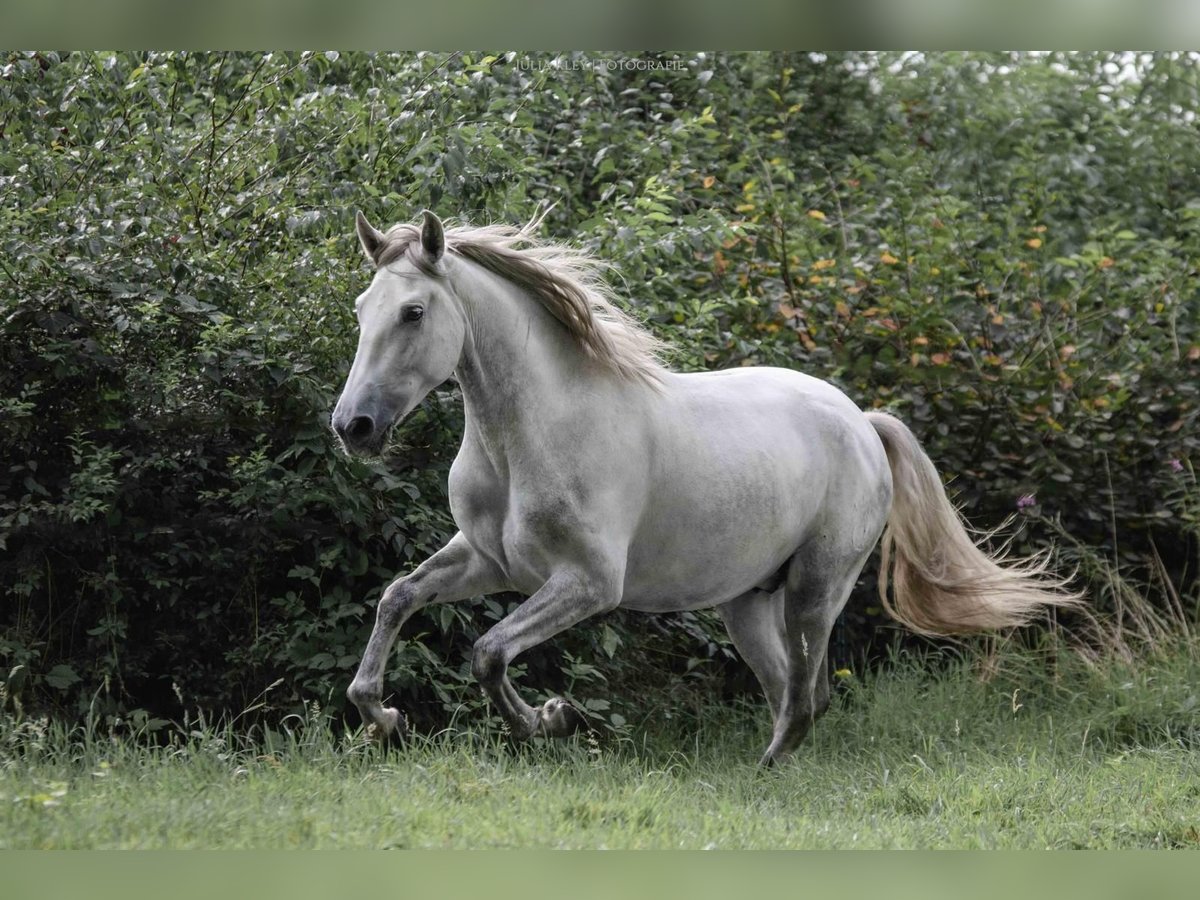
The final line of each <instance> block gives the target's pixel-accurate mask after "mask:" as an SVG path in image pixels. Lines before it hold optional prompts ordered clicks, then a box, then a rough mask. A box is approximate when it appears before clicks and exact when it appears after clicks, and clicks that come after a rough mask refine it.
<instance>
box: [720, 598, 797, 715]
mask: <svg viewBox="0 0 1200 900" xmlns="http://www.w3.org/2000/svg"><path fill="white" fill-rule="evenodd" d="M717 612H718V613H720V615H721V620H722V621H723V622H724V623H725V630H726V631H728V632H729V638H730V640H732V641H733V646H734V647H736V648H737V652H738V653H739V654H740V655H741V657H742V659H743V660H745V661H746V665H748V666H749V667H750V671H752V672H753V673H754V677H755V678H757V679H758V683H759V685H761V686H762V690H763V693H764V694H765V695H766V698H767V705H768V706H770V708H771V718H772V721H775V720H777V719H778V717H779V709H780V706H781V705H782V704H783V694H784V690H785V688H786V687H787V678H788V652H787V644H786V642H785V641H784V624H783V592H782V590H778V591H775V592H773V593H772V592H770V591H766V590H760V589H758V588H755V589H753V590H751V591H747V592H746V593H745V594H742V595H741V596H740V597H736V598H734V599H733V600H730V601H729V602H728V603H723V604H721V605H720V606H718V607H717Z"/></svg>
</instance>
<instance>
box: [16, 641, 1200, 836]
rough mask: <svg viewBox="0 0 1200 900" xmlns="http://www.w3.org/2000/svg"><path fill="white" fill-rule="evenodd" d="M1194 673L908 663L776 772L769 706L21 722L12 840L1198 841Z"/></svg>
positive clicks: (856, 693) (1176, 668)
mask: <svg viewBox="0 0 1200 900" xmlns="http://www.w3.org/2000/svg"><path fill="white" fill-rule="evenodd" d="M931 670H936V672H937V674H930V671H931ZM1198 676H1200V661H1198V659H1197V654H1195V653H1194V652H1191V651H1189V650H1180V651H1177V652H1176V653H1174V654H1172V655H1170V656H1165V657H1162V658H1159V659H1158V660H1157V661H1155V662H1153V663H1145V664H1143V665H1141V666H1140V667H1139V668H1138V669H1137V670H1136V671H1131V670H1127V669H1125V668H1122V667H1119V666H1115V665H1110V666H1105V667H1102V668H1100V669H1089V668H1087V667H1085V666H1083V665H1082V664H1080V663H1077V662H1071V663H1070V664H1069V665H1065V666H1064V665H1063V663H1062V662H1061V660H1060V663H1059V669H1058V671H1057V673H1051V671H1050V667H1049V666H1048V665H1047V664H1046V663H1045V662H1044V661H1039V660H1036V659H1033V658H1031V657H1028V656H1022V655H1011V656H1007V657H1005V658H1004V659H1003V662H1002V665H1001V669H1000V674H999V675H997V676H996V677H993V678H991V679H989V680H986V681H985V680H982V679H981V678H980V677H979V666H978V663H977V662H975V663H969V662H963V661H954V660H950V661H947V660H946V659H942V660H940V661H939V660H929V659H925V660H911V659H909V660H905V659H900V660H899V661H897V662H895V663H893V664H892V665H891V666H889V667H887V668H886V669H885V670H884V671H882V672H880V673H878V674H874V675H871V676H869V677H867V678H866V679H862V680H860V679H858V678H855V677H853V676H852V677H850V678H846V679H843V685H842V687H843V689H842V690H840V691H839V693H838V695H837V697H836V699H835V702H834V706H833V708H832V709H831V711H830V712H829V714H828V715H827V716H826V717H825V718H823V719H822V720H821V721H820V722H819V723H818V725H817V729H816V732H815V734H814V735H813V737H812V738H811V739H810V741H809V742H808V743H807V744H806V746H805V747H804V748H803V750H802V751H801V752H800V753H799V754H798V755H797V756H796V758H795V759H794V761H793V762H792V763H791V764H789V765H786V766H784V767H782V768H779V769H777V770H772V771H761V770H759V769H758V768H757V767H756V765H755V763H756V760H757V758H758V755H759V752H760V751H761V749H762V747H763V746H764V744H765V741H766V729H767V722H766V713H765V708H759V707H758V706H757V705H756V706H753V707H752V706H749V705H747V706H739V707H732V708H712V709H710V710H708V711H707V712H706V713H705V714H704V715H703V716H701V717H700V719H699V720H698V721H692V722H691V723H690V725H689V727H687V728H686V729H685V731H686V734H684V735H683V736H678V735H675V736H673V735H671V734H668V733H666V732H662V733H653V732H645V731H635V732H633V733H632V735H631V736H630V737H628V738H624V739H615V738H611V737H606V738H603V739H601V740H599V741H595V740H593V741H589V740H585V739H581V740H577V741H574V742H572V743H568V744H565V745H545V744H542V745H531V746H527V747H524V748H521V749H519V750H514V749H512V748H511V747H509V746H508V744H507V743H506V741H505V740H504V739H503V737H501V736H482V737H481V736H478V735H472V734H465V733H458V734H453V735H450V734H446V735H441V736H437V737H434V738H430V739H422V740H417V741H414V742H412V743H410V745H409V747H407V748H406V749H404V750H399V751H391V752H386V753H385V752H383V751H381V750H379V749H377V748H374V747H369V746H366V745H364V744H362V743H361V742H358V741H356V740H355V739H354V738H353V737H344V738H337V737H335V736H334V735H333V734H332V732H331V731H330V729H329V728H328V727H326V725H325V723H323V721H322V719H321V717H320V716H313V717H310V719H309V721H308V722H307V723H303V722H299V720H297V719H293V720H291V721H292V722H293V723H295V727H293V729H292V731H291V733H290V736H289V737H287V739H286V740H284V741H283V742H279V741H278V740H277V741H275V742H274V744H273V745H272V746H267V745H266V744H264V743H263V742H262V739H261V738H259V739H258V740H256V739H255V737H254V735H246V734H239V733H238V732H236V731H235V730H234V729H230V728H225V729H217V728H212V727H191V728H189V729H187V730H181V731H180V733H179V734H178V735H176V737H175V739H174V741H173V744H172V745H171V746H165V747H164V746H159V747H150V746H148V742H145V741H137V740H134V739H131V738H124V739H113V738H111V737H108V736H102V735H98V734H97V733H96V732H95V731H93V732H92V733H90V734H88V733H85V730H84V729H77V730H76V732H75V733H74V735H72V736H67V735H65V734H63V732H62V731H61V730H60V729H58V728H56V727H54V726H49V727H47V726H45V725H43V724H40V723H36V722H28V721H26V722H23V723H18V722H15V721H14V720H13V719H12V718H11V717H9V718H8V719H7V720H6V721H5V723H4V725H3V732H2V734H0V737H2V741H0V765H2V767H3V769H2V771H0V846H2V847H5V848H124V847H128V848H133V847H155V848H190V847H219V848H242V847H244V848H288V847H360V848H382V847H413V848H418V847H474V848H484V847H574V848H601V847H605V848H641V847H656V848H668V847H678V848H721V849H726V848H728V849H734V848H841V847H957V848H980V847H983V848H990V847H1023V848H1052V847H1057V848H1075V847H1094V848H1110V847H1163V848H1166V847H1195V846H1200V754H1197V752H1196V751H1197V748H1198V747H1200V706H1198V705H1197V693H1198V691H1200V678H1198Z"/></svg>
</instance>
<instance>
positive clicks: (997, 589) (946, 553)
mask: <svg viewBox="0 0 1200 900" xmlns="http://www.w3.org/2000/svg"><path fill="white" fill-rule="evenodd" d="M866 415H867V419H868V420H870V422H871V425H872V426H874V428H875V431H876V432H877V433H878V434H879V437H880V439H881V440H882V441H883V446H884V449H885V450H886V451H887V458H888V464H889V465H890V466H891V469H892V490H893V499H892V511H891V514H890V515H889V516H888V523H887V528H886V529H885V530H884V532H883V545H882V550H883V558H882V560H881V562H880V566H879V595H880V598H881V600H882V601H883V606H884V609H886V610H887V611H888V613H889V614H890V615H891V616H892V617H893V618H895V619H897V620H899V621H900V622H902V623H903V624H904V625H906V626H908V627H909V628H911V629H912V630H913V631H916V632H919V633H921V634H928V635H949V634H962V633H965V632H972V631H985V630H990V629H996V628H1008V627H1011V626H1014V625H1024V624H1026V623H1027V622H1029V621H1030V620H1031V619H1032V618H1034V617H1035V616H1036V615H1037V614H1038V613H1039V612H1041V611H1042V610H1044V609H1046V608H1047V607H1049V608H1054V607H1070V606H1078V605H1079V604H1080V603H1082V601H1083V596H1082V595H1081V594H1079V593H1075V592H1072V591H1070V590H1069V589H1068V587H1067V584H1068V581H1069V579H1066V578H1059V577H1057V576H1055V575H1053V574H1052V573H1050V572H1049V569H1048V563H1049V553H1046V554H1043V555H1038V556H1035V557H1032V558H1029V559H1016V560H1010V559H1008V558H1007V556H1006V553H1005V552H1004V550H1003V549H1002V550H1001V551H1000V552H999V553H997V554H995V555H989V554H988V553H986V552H984V551H983V550H981V549H980V548H979V547H978V546H977V545H976V544H975V542H974V541H973V540H972V539H971V536H970V535H969V534H968V533H967V529H966V527H965V526H964V524H963V521H962V519H961V518H960V517H959V515H958V511H957V510H956V509H955V508H954V506H953V505H952V504H951V503H950V500H949V498H948V497H947V496H946V490H945V488H944V487H943V486H942V480H941V478H940V477H939V476H938V473H937V470H936V469H935V468H934V467H933V463H932V462H931V461H930V459H929V457H928V456H927V455H926V454H925V451H924V450H922V449H921V445H920V444H919V443H918V442H917V439H916V437H915V436H914V435H913V433H912V432H911V431H909V429H908V426H906V425H905V424H904V423H903V422H901V421H900V420H899V419H897V418H895V417H893V416H890V415H888V414H887V413H880V412H869V413H867V414H866ZM889 573H890V578H891V583H892V590H891V597H890V599H889V596H888V580H889Z"/></svg>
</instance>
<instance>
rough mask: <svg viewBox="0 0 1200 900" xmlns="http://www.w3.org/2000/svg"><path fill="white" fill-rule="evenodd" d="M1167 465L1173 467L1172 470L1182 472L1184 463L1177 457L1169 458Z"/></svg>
mask: <svg viewBox="0 0 1200 900" xmlns="http://www.w3.org/2000/svg"><path fill="white" fill-rule="evenodd" d="M1167 465H1168V466H1170V467H1171V471H1172V472H1182V471H1183V463H1181V462H1180V461H1179V460H1177V459H1168V460H1167Z"/></svg>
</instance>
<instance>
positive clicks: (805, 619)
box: [762, 550, 870, 766]
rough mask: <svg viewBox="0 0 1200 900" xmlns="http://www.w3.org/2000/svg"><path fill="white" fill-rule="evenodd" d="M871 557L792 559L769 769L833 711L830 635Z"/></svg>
mask: <svg viewBox="0 0 1200 900" xmlns="http://www.w3.org/2000/svg"><path fill="white" fill-rule="evenodd" d="M869 553H870V550H867V551H866V552H864V553H862V554H860V555H859V556H857V557H854V558H852V559H851V561H850V562H849V563H847V562H846V561H845V560H836V559H831V558H829V557H828V556H825V557H821V556H815V555H809V554H804V553H798V554H796V556H794V557H793V558H792V562H791V564H790V565H789V567H788V573H787V579H786V581H785V584H784V589H783V622H784V632H785V635H786V644H787V647H786V652H787V658H788V668H787V678H786V684H785V686H784V689H783V699H782V702H781V704H780V709H779V713H778V715H777V716H776V717H775V733H774V734H773V736H772V738H771V744H770V746H769V747H768V748H767V752H766V753H765V754H764V755H763V758H762V764H763V765H765V766H770V765H772V764H774V763H776V762H779V761H781V760H782V759H783V758H785V757H786V756H788V755H789V754H790V753H791V752H792V751H793V750H795V748H796V747H797V745H799V743H800V742H801V741H803V740H804V738H805V737H806V736H807V735H808V732H809V731H810V730H811V729H812V726H813V723H814V722H815V721H816V720H817V718H818V717H819V716H820V715H821V713H823V712H824V711H825V710H826V709H827V708H828V706H829V695H830V687H829V673H828V671H827V663H826V659H827V656H828V650H829V635H830V632H831V631H832V630H833V624H834V622H835V621H836V620H837V617H838V614H839V613H840V612H841V611H842V608H843V607H844V606H845V605H846V601H847V600H848V599H849V597H850V592H851V590H853V588H854V584H855V582H856V581H857V579H858V575H859V572H861V571H862V567H863V564H864V563H865V562H866V560H867V556H868V555H869Z"/></svg>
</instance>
